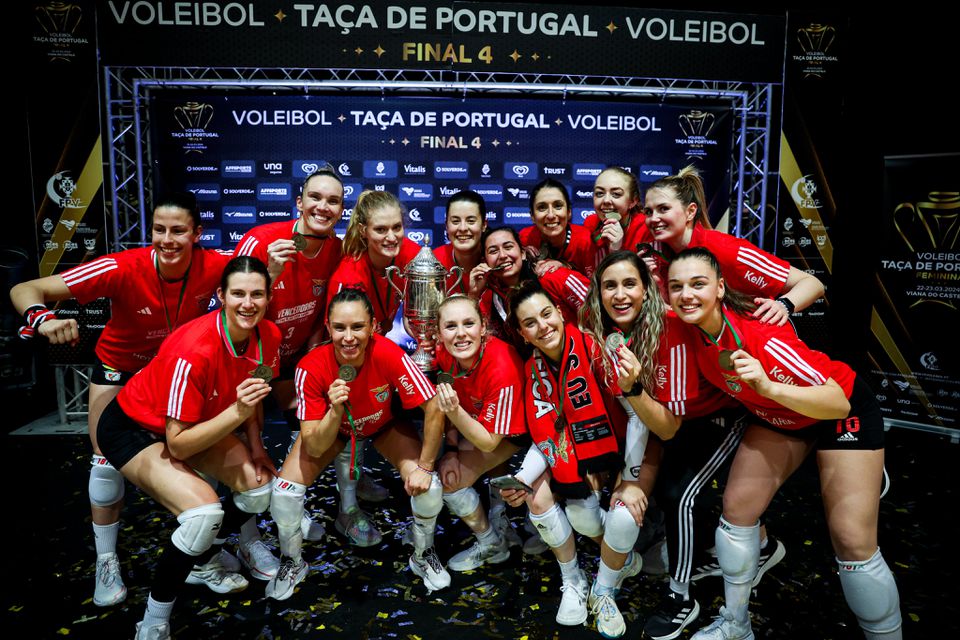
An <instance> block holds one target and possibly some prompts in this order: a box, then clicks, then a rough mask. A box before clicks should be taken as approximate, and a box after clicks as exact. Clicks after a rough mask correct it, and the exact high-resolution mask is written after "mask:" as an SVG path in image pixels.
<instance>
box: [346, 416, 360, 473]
mask: <svg viewBox="0 0 960 640" xmlns="http://www.w3.org/2000/svg"><path fill="white" fill-rule="evenodd" d="M343 410H344V411H346V412H347V422H349V423H350V479H351V480H359V479H360V469H359V468H358V467H357V425H356V424H355V423H354V422H353V414H351V413H350V401H349V400H348V401H347V402H344V403H343Z"/></svg>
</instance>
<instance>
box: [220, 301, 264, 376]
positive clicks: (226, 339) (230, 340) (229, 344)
mask: <svg viewBox="0 0 960 640" xmlns="http://www.w3.org/2000/svg"><path fill="white" fill-rule="evenodd" d="M220 321H221V323H222V324H223V336H224V342H226V343H227V348H228V349H230V353H232V354H233V357H234V358H245V359H247V360H249V361H250V362H252V363H254V364H255V365H258V366H259V365H261V364H263V343H262V342H260V327H257V329H256V331H257V354H258V358H257V359H256V360H255V359H253V358H251V357H249V356H246V355H244V356H241V355H240V354H239V353H237V350H236V349H234V348H233V338H231V337H230V329H228V328H227V313H226V311H224V310H223V309H221V310H220Z"/></svg>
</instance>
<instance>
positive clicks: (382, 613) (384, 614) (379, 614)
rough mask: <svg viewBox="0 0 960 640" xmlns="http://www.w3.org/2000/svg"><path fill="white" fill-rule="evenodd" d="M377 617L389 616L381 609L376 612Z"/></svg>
mask: <svg viewBox="0 0 960 640" xmlns="http://www.w3.org/2000/svg"><path fill="white" fill-rule="evenodd" d="M377 617H378V618H389V617H390V616H389V615H387V614H386V613H384V612H383V611H381V612H379V613H378V614H377Z"/></svg>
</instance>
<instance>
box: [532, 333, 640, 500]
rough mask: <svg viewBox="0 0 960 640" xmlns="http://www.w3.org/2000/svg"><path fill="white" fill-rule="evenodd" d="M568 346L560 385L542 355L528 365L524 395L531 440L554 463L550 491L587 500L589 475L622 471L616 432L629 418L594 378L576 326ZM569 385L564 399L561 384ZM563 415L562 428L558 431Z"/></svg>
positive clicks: (538, 354)
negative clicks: (607, 396)
mask: <svg viewBox="0 0 960 640" xmlns="http://www.w3.org/2000/svg"><path fill="white" fill-rule="evenodd" d="M564 332H565V334H564V340H565V342H566V345H565V347H564V350H563V357H562V358H561V359H560V362H561V369H560V381H559V383H558V380H557V376H556V375H554V373H553V371H551V370H550V366H549V365H548V364H547V361H546V359H545V357H544V356H543V354H542V353H541V352H540V351H534V354H533V356H532V357H531V358H530V359H529V360H527V362H526V364H525V365H524V373H525V376H526V380H527V384H528V386H527V392H526V393H525V394H524V402H525V409H526V417H527V425H528V427H529V429H530V436H531V437H532V438H533V441H534V442H535V443H536V445H537V447H538V448H539V449H540V451H541V452H543V455H544V456H545V457H546V459H547V462H548V463H549V464H550V467H551V469H550V473H551V475H552V476H553V481H552V483H551V487H552V488H553V490H554V491H556V492H557V493H559V494H561V495H564V496H566V497H570V498H585V497H587V496H588V495H589V494H590V488H589V487H588V485H587V484H586V483H585V482H584V480H583V479H584V476H586V475H587V474H588V473H596V472H600V471H608V470H618V469H621V468H622V467H623V454H622V453H621V452H620V450H619V448H618V446H617V432H618V431H619V432H622V431H623V429H622V425H621V426H620V428H615V424H616V422H617V420H618V419H619V420H620V421H621V422H623V418H624V415H623V413H622V410H621V412H620V413H619V415H618V414H617V413H616V412H615V411H614V410H612V409H613V407H614V406H616V407H618V408H619V405H618V404H617V403H611V404H610V408H609V409H608V403H607V399H606V398H605V397H604V393H603V392H602V390H601V387H600V385H599V384H598V383H597V380H596V378H595V377H594V374H593V370H592V368H591V366H590V361H591V360H590V355H589V352H588V350H587V344H586V339H585V338H584V335H583V333H581V331H580V330H579V329H577V328H576V327H575V326H573V325H570V324H568V325H566V326H565V329H564ZM561 385H563V386H564V387H565V391H564V393H563V395H562V398H561V397H560V396H559V395H558V390H559V388H560V386H561ZM558 414H562V416H563V418H562V423H563V424H562V425H561V426H562V427H563V428H562V429H561V430H558V429H557V420H558Z"/></svg>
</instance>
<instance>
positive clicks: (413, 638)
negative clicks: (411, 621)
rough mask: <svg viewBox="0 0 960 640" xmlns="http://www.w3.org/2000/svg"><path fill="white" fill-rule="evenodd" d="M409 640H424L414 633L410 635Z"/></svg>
mask: <svg viewBox="0 0 960 640" xmlns="http://www.w3.org/2000/svg"><path fill="white" fill-rule="evenodd" d="M407 638H409V640H422V638H420V636H418V635H416V634H413V633H411V634H410V635H408V636H407Z"/></svg>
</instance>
